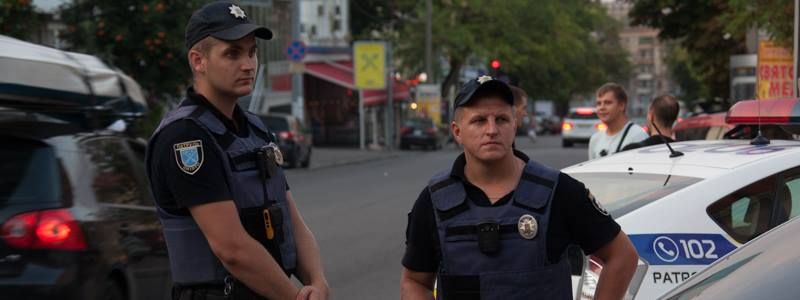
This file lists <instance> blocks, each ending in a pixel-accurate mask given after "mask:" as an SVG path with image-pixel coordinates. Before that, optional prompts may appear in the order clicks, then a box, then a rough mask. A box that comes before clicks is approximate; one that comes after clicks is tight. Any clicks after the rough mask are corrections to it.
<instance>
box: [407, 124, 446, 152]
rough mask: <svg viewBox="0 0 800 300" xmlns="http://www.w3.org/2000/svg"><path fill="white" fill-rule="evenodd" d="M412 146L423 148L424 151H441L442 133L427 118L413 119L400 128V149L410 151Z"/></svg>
mask: <svg viewBox="0 0 800 300" xmlns="http://www.w3.org/2000/svg"><path fill="white" fill-rule="evenodd" d="M412 146H421V147H423V148H424V149H434V150H435V149H439V148H441V147H442V133H441V132H440V131H439V128H437V127H436V125H435V124H433V120H431V119H427V118H412V119H408V120H406V121H405V122H404V123H403V127H400V149H410V148H411V147H412Z"/></svg>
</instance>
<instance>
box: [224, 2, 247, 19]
mask: <svg viewBox="0 0 800 300" xmlns="http://www.w3.org/2000/svg"><path fill="white" fill-rule="evenodd" d="M228 9H230V14H231V15H233V17H234V18H237V19H244V18H247V15H245V14H244V11H243V10H242V8H240V7H238V6H236V5H233V4H231V6H230V7H228Z"/></svg>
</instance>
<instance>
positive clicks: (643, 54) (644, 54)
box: [639, 49, 653, 58]
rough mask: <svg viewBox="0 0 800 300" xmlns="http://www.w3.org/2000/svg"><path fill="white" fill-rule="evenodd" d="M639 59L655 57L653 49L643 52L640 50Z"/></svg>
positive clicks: (643, 50)
mask: <svg viewBox="0 0 800 300" xmlns="http://www.w3.org/2000/svg"><path fill="white" fill-rule="evenodd" d="M639 57H640V58H652V57H653V49H641V50H639Z"/></svg>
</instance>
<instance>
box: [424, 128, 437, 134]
mask: <svg viewBox="0 0 800 300" xmlns="http://www.w3.org/2000/svg"><path fill="white" fill-rule="evenodd" d="M425 133H427V134H429V135H434V134H436V128H428V129H425Z"/></svg>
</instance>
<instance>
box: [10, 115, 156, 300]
mask: <svg viewBox="0 0 800 300" xmlns="http://www.w3.org/2000/svg"><path fill="white" fill-rule="evenodd" d="M0 144H2V147H0V295H2V296H0V297H1V298H3V299H120V300H122V299H130V300H133V299H169V296H170V292H171V281H170V273H169V261H168V258H167V249H166V245H165V242H164V238H163V235H162V231H161V224H160V222H159V220H158V218H157V215H156V211H155V206H154V202H153V200H152V198H151V194H150V191H149V188H148V185H147V181H146V178H145V171H144V152H145V143H144V142H143V141H142V140H139V139H135V138H132V137H130V136H128V135H126V134H123V133H120V132H115V131H111V130H106V129H87V128H85V127H83V126H79V125H76V124H74V123H70V122H64V121H61V120H59V119H55V118H51V117H49V116H47V115H45V114H40V113H33V112H28V111H23V110H15V109H9V108H5V107H0Z"/></svg>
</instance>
